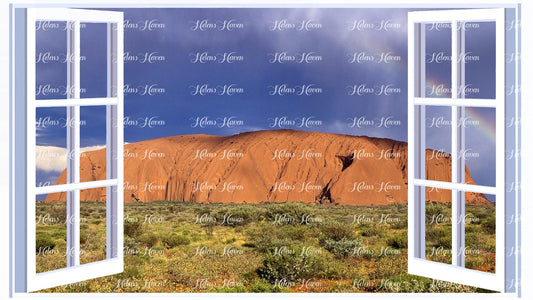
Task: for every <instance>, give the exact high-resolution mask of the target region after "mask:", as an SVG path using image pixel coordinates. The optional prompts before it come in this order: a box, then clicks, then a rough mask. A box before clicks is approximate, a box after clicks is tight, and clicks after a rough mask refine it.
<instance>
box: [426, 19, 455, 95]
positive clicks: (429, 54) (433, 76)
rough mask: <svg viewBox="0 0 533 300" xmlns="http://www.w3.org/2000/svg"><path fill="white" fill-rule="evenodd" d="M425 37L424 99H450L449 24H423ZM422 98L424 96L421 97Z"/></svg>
mask: <svg viewBox="0 0 533 300" xmlns="http://www.w3.org/2000/svg"><path fill="white" fill-rule="evenodd" d="M424 26H425V35H426V40H425V42H426V48H425V50H426V59H425V62H426V84H425V87H426V88H425V91H426V94H425V97H431V98H435V97H446V98H449V97H451V82H452V81H451V80H452V79H451V78H452V75H451V74H452V73H451V72H452V64H451V54H452V52H451V50H452V29H451V23H439V22H435V23H428V24H424ZM423 96H424V95H423Z"/></svg>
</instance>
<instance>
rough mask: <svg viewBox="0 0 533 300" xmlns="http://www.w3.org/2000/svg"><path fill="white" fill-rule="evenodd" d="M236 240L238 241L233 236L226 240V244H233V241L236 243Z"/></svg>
mask: <svg viewBox="0 0 533 300" xmlns="http://www.w3.org/2000/svg"><path fill="white" fill-rule="evenodd" d="M235 241H237V239H236V238H234V237H232V238H231V239H227V240H225V241H224V244H233V243H235Z"/></svg>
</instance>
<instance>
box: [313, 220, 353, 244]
mask: <svg viewBox="0 0 533 300" xmlns="http://www.w3.org/2000/svg"><path fill="white" fill-rule="evenodd" d="M320 231H321V233H322V238H321V240H323V241H326V240H333V241H341V240H342V239H347V240H352V239H354V237H355V234H354V229H353V226H352V225H350V224H344V223H338V222H332V223H326V224H323V225H322V226H321V228H320Z"/></svg>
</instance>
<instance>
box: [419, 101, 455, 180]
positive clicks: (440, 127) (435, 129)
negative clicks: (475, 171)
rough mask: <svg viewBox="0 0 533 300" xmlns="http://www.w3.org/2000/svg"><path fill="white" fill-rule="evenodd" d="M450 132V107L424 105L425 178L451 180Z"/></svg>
mask: <svg viewBox="0 0 533 300" xmlns="http://www.w3.org/2000/svg"><path fill="white" fill-rule="evenodd" d="M451 134H452V127H451V109H450V108H449V107H444V106H426V153H425V155H426V172H425V176H426V178H425V179H427V180H437V181H446V182H451V178H452V165H451V163H452V159H451V155H450V153H451V140H452V139H451Z"/></svg>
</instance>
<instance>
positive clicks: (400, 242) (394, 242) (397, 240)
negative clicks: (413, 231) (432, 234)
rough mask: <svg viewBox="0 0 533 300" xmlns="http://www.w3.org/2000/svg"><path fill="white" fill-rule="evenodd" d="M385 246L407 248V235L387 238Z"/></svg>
mask: <svg viewBox="0 0 533 300" xmlns="http://www.w3.org/2000/svg"><path fill="white" fill-rule="evenodd" d="M387 245H389V246H391V247H393V248H396V249H402V248H407V234H397V235H394V236H391V237H389V238H388V239H387Z"/></svg>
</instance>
